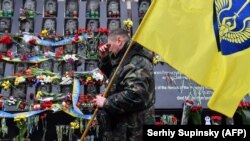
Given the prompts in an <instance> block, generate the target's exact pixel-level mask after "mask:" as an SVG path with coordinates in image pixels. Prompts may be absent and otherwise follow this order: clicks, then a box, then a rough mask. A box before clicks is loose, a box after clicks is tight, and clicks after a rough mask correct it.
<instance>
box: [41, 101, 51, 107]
mask: <svg viewBox="0 0 250 141" xmlns="http://www.w3.org/2000/svg"><path fill="white" fill-rule="evenodd" d="M52 105H53V103H52V101H45V102H43V103H42V104H41V109H46V108H51V107H52Z"/></svg>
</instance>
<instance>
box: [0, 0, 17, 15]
mask: <svg viewBox="0 0 250 141" xmlns="http://www.w3.org/2000/svg"><path fill="white" fill-rule="evenodd" d="M0 3H1V10H2V13H1V14H2V15H1V16H3V17H12V16H13V12H14V2H13V0H1V1H0Z"/></svg>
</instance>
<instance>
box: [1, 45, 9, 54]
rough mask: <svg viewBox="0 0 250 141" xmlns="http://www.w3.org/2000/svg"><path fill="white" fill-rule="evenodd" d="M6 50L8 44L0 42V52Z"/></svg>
mask: <svg viewBox="0 0 250 141" xmlns="http://www.w3.org/2000/svg"><path fill="white" fill-rule="evenodd" d="M7 50H8V46H7V45H6V44H4V43H0V52H1V53H6V52H7Z"/></svg>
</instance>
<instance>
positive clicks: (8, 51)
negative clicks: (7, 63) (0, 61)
mask: <svg viewBox="0 0 250 141" xmlns="http://www.w3.org/2000/svg"><path fill="white" fill-rule="evenodd" d="M6 56H7V57H9V58H10V59H13V54H12V51H11V50H9V49H8V50H7V52H6Z"/></svg>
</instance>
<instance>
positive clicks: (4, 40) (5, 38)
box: [0, 34, 12, 46]
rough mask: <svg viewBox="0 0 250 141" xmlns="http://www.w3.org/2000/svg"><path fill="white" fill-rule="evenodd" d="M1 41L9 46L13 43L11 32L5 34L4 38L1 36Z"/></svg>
mask: <svg viewBox="0 0 250 141" xmlns="http://www.w3.org/2000/svg"><path fill="white" fill-rule="evenodd" d="M0 43H4V44H6V45H7V46H9V45H11V44H12V39H11V37H10V35H9V34H7V35H4V36H3V37H2V38H0Z"/></svg>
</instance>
